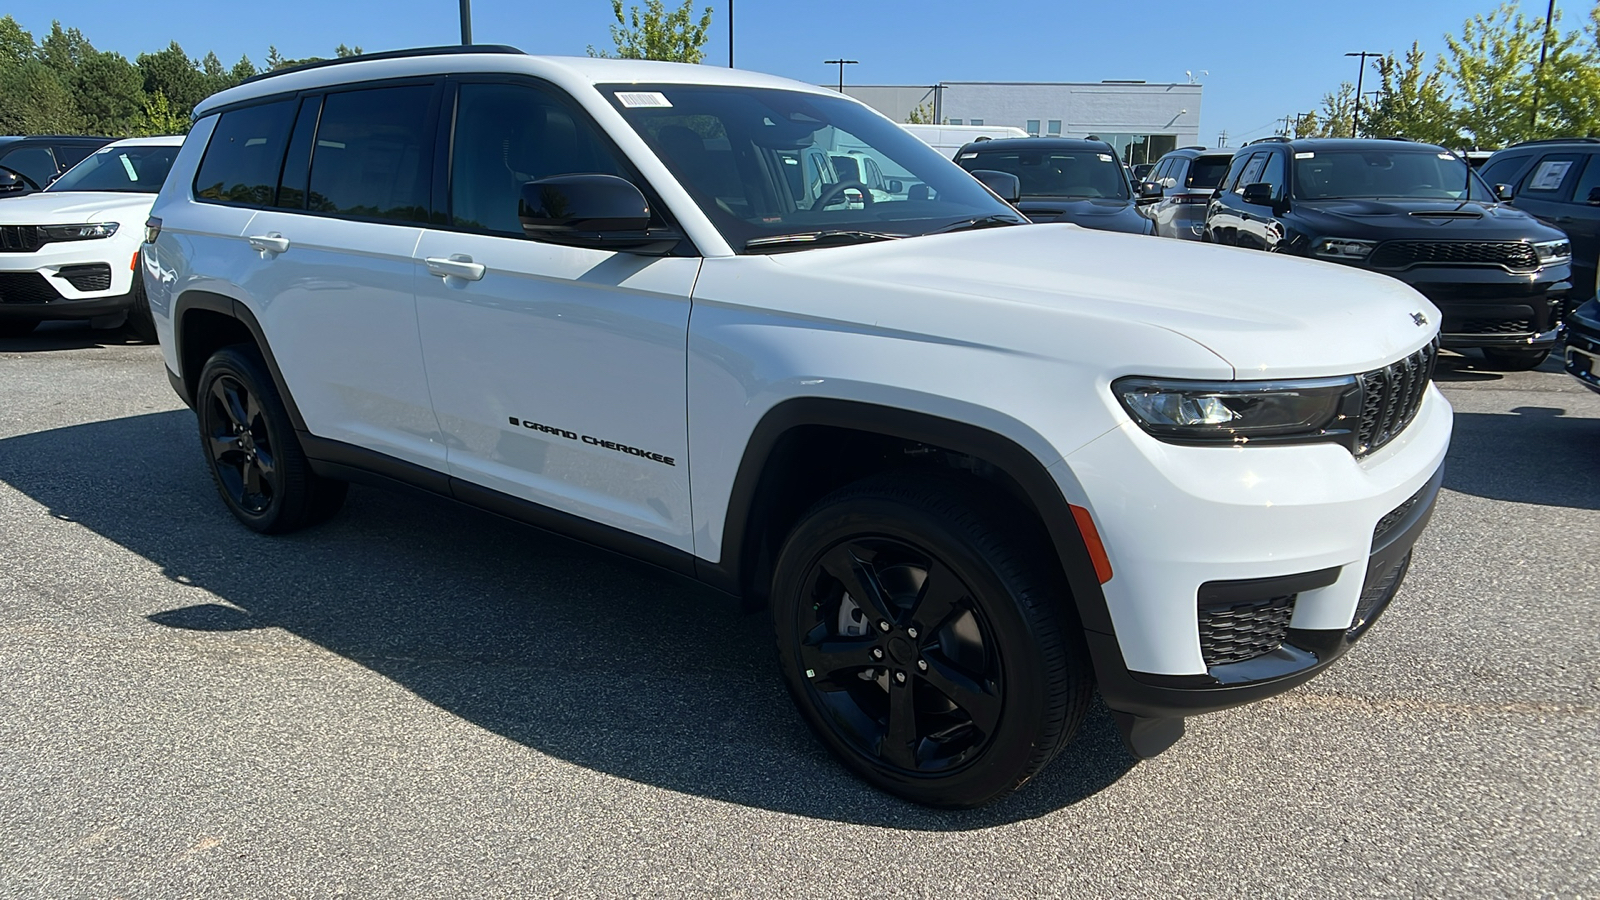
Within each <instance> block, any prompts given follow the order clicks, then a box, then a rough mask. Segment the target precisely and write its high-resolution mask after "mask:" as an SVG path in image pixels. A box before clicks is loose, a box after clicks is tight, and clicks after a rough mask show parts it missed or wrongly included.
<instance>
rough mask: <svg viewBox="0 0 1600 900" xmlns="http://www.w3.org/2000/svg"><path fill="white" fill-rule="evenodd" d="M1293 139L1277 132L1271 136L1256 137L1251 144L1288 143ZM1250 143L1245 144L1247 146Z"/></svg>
mask: <svg viewBox="0 0 1600 900" xmlns="http://www.w3.org/2000/svg"><path fill="white" fill-rule="evenodd" d="M1291 140H1293V139H1292V138H1286V137H1284V136H1283V135H1281V134H1275V135H1273V136H1271V137H1264V138H1256V139H1255V140H1253V141H1251V142H1250V144H1287V143H1289V141H1291ZM1250 144H1245V146H1246V147H1248V146H1250Z"/></svg>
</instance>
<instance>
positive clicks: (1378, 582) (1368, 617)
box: [1349, 552, 1411, 638]
mask: <svg viewBox="0 0 1600 900" xmlns="http://www.w3.org/2000/svg"><path fill="white" fill-rule="evenodd" d="M1410 568H1411V554H1410V552H1407V553H1406V555H1405V556H1402V557H1401V558H1400V561H1399V562H1397V563H1395V564H1394V566H1392V567H1391V568H1390V569H1389V571H1387V572H1385V573H1383V575H1381V576H1379V577H1377V578H1373V579H1371V580H1369V581H1368V582H1367V583H1366V584H1365V585H1364V586H1362V588H1361V599H1359V600H1357V601H1356V614H1355V615H1354V616H1352V617H1351V618H1350V630H1349V635H1350V637H1351V638H1357V637H1360V636H1361V633H1362V632H1364V631H1366V630H1367V629H1368V628H1371V627H1372V623H1373V622H1375V621H1377V619H1378V615H1379V614H1380V613H1382V612H1383V610H1384V607H1386V606H1388V605H1389V601H1390V600H1393V599H1394V595H1395V593H1396V592H1398V591H1399V590H1400V582H1401V581H1403V580H1405V577H1406V570H1407V569H1410Z"/></svg>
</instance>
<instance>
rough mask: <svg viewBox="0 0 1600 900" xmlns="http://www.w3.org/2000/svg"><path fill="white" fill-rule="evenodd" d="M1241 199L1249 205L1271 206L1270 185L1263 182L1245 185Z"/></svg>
mask: <svg viewBox="0 0 1600 900" xmlns="http://www.w3.org/2000/svg"><path fill="white" fill-rule="evenodd" d="M1243 200H1244V202H1246V203H1248V204H1250V205H1251V206H1272V205H1273V203H1274V201H1273V199H1272V185H1270V184H1266V183H1263V182H1257V183H1255V184H1247V185H1245V186H1244V197H1243Z"/></svg>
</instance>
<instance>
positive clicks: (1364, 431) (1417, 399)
mask: <svg viewBox="0 0 1600 900" xmlns="http://www.w3.org/2000/svg"><path fill="white" fill-rule="evenodd" d="M1438 357H1439V341H1438V339H1437V338H1435V339H1434V341H1433V343H1431V344H1429V345H1428V346H1426V347H1423V348H1422V349H1421V350H1418V351H1417V352H1415V353H1413V354H1411V355H1410V356H1408V357H1406V358H1405V359H1402V360H1399V361H1398V362H1393V363H1390V364H1389V365H1387V366H1384V367H1383V368H1381V369H1375V370H1373V371H1371V372H1367V373H1365V374H1362V375H1357V376H1356V380H1358V381H1360V382H1361V427H1360V428H1359V429H1358V430H1357V432H1356V456H1365V455H1366V454H1368V453H1371V452H1372V451H1374V450H1376V449H1378V448H1379V447H1382V446H1383V445H1384V444H1387V443H1389V442H1390V441H1391V440H1394V437H1395V435H1398V434H1399V433H1400V432H1401V431H1404V430H1405V427H1406V426H1407V425H1410V424H1411V420H1412V419H1413V418H1415V417H1416V415H1417V409H1418V408H1419V407H1421V406H1422V398H1423V397H1424V396H1425V395H1426V394H1427V392H1428V384H1429V383H1430V382H1431V381H1432V380H1433V365H1434V363H1435V362H1436V361H1437V360H1438Z"/></svg>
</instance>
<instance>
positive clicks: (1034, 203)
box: [956, 138, 1160, 234]
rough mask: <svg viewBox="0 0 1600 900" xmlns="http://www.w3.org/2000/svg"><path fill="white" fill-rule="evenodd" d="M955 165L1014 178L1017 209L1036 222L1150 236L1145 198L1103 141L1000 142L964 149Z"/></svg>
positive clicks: (1012, 139) (1112, 150)
mask: <svg viewBox="0 0 1600 900" xmlns="http://www.w3.org/2000/svg"><path fill="white" fill-rule="evenodd" d="M956 164H957V165H959V166H961V168H963V169H966V170H967V171H969V172H976V171H980V170H988V171H993V172H1005V173H1007V174H1009V175H1015V176H1016V177H1017V180H1018V181H1019V182H1021V188H1022V191H1021V198H1020V199H1019V200H1017V201H1016V203H1014V204H1012V205H1014V206H1015V207H1016V208H1017V209H1018V210H1019V211H1020V212H1021V213H1022V214H1023V215H1025V216H1027V217H1028V219H1029V221H1032V222H1071V223H1073V224H1075V225H1082V226H1083V227H1084V228H1096V229H1099V230H1101V231H1122V232H1127V233H1130V234H1151V233H1152V230H1151V226H1150V221H1149V220H1148V219H1145V218H1144V217H1143V216H1141V215H1139V213H1138V211H1137V209H1135V207H1136V206H1137V204H1139V203H1141V202H1147V201H1148V200H1150V199H1153V198H1154V197H1158V196H1160V195H1159V193H1158V192H1157V193H1154V194H1148V193H1147V195H1146V196H1144V197H1141V196H1140V195H1139V194H1136V193H1135V192H1134V190H1133V186H1132V185H1131V184H1130V183H1129V181H1128V173H1127V170H1126V169H1124V168H1123V167H1122V163H1121V162H1119V161H1118V160H1117V151H1116V150H1114V149H1113V148H1112V147H1111V145H1110V144H1107V143H1105V142H1104V141H1090V140H1079V139H1077V138H1002V139H999V140H989V141H977V142H974V143H971V144H968V145H966V146H965V147H962V148H961V151H960V152H959V153H957V154H956Z"/></svg>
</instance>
